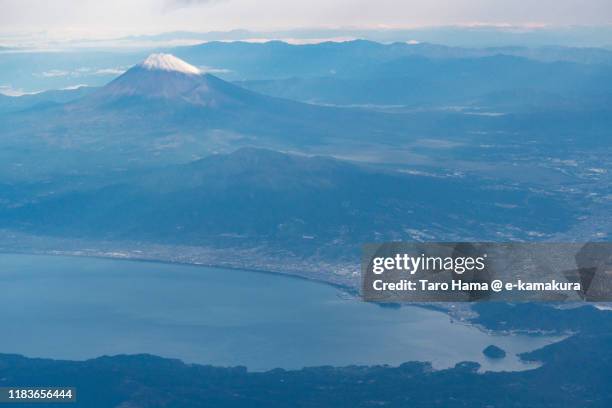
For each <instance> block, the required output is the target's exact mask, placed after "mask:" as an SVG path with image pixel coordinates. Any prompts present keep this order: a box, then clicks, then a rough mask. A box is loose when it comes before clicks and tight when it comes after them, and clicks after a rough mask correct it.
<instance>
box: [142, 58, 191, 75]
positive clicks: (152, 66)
mask: <svg viewBox="0 0 612 408" xmlns="http://www.w3.org/2000/svg"><path fill="white" fill-rule="evenodd" d="M140 66H141V67H143V68H145V69H149V70H161V71H174V72H182V73H184V74H192V75H199V74H200V73H201V72H200V70H199V69H198V68H196V67H194V66H193V65H191V64H188V63H187V62H185V61H183V60H182V59H180V58H176V57H175V56H174V55H172V54H151V55H149V56H148V57H147V59H146V60H144V61H143V62H142V63H141V64H140Z"/></svg>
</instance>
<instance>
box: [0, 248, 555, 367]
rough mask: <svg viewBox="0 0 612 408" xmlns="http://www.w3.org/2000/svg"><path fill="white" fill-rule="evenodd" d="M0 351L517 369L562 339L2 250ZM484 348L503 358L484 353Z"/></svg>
mask: <svg viewBox="0 0 612 408" xmlns="http://www.w3.org/2000/svg"><path fill="white" fill-rule="evenodd" d="M0 285H1V286H0V287H1V292H0V293H1V294H2V296H0V321H1V322H2V329H0V330H1V331H0V333H1V335H0V352H1V353H18V354H23V355H26V356H29V357H49V358H59V359H76V360H81V359H87V358H93V357H98V356H101V355H114V354H136V353H151V354H155V355H159V356H164V357H172V358H179V359H182V360H184V361H185V362H191V363H202V364H212V365H218V366H235V365H244V366H247V367H248V368H249V369H250V370H266V369H271V368H276V367H282V368H287V369H292V368H301V367H304V366H319V365H336V366H338V365H341V366H343V365H350V364H368V365H371V364H390V365H398V364H401V363H402V362H406V361H412V360H417V361H430V362H431V363H432V364H433V366H434V367H435V368H447V367H452V366H454V365H455V364H456V363H458V362H461V361H477V362H479V363H481V364H482V366H483V369H487V370H521V369H526V368H530V367H533V366H529V365H526V364H524V363H522V362H520V361H519V359H518V358H517V357H516V354H517V353H522V352H525V351H530V350H534V349H537V348H540V347H542V346H543V345H546V344H549V343H551V342H552V341H556V340H557V339H558V338H551V337H544V336H541V337H529V336H516V335H513V336H508V335H491V334H487V333H484V332H482V331H480V330H478V329H477V328H475V327H471V326H466V325H462V324H457V323H452V322H451V320H450V319H449V317H448V316H447V315H445V314H443V313H439V312H434V311H430V310H425V309H421V308H418V307H402V308H400V309H390V308H383V307H380V306H377V305H375V304H370V303H363V302H361V301H358V300H354V299H345V298H344V297H343V296H341V293H340V292H339V290H338V289H336V288H334V287H332V286H329V285H325V284H322V283H316V282H310V281H306V280H302V279H296V278H291V277H286V276H281V275H273V274H264V273H257V272H248V271H237V270H226V269H220V268H204V267H197V266H185V265H173V264H162V263H149V262H134V261H123V260H110V259H94V258H75V257H61V256H32V255H0ZM489 344H495V345H497V346H499V347H501V348H503V349H504V350H506V351H507V353H508V356H507V357H506V358H504V359H502V360H498V361H491V360H488V359H487V358H486V357H484V356H483V355H482V350H483V348H485V347H486V346H487V345H489Z"/></svg>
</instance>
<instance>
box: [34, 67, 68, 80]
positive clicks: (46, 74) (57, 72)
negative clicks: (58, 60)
mask: <svg viewBox="0 0 612 408" xmlns="http://www.w3.org/2000/svg"><path fill="white" fill-rule="evenodd" d="M40 75H42V76H43V77H44V78H57V77H65V76H68V75H70V71H62V70H59V69H52V70H50V71H45V72H43V73H41V74H40Z"/></svg>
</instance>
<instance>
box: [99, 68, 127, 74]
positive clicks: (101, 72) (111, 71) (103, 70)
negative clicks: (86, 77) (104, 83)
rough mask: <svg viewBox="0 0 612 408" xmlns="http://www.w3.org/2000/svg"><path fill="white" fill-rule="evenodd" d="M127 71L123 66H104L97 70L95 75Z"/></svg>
mask: <svg viewBox="0 0 612 408" xmlns="http://www.w3.org/2000/svg"><path fill="white" fill-rule="evenodd" d="M125 71H126V69H125V68H123V67H118V68H102V69H99V70H97V71H96V72H95V75H121V74H123V73H124V72H125Z"/></svg>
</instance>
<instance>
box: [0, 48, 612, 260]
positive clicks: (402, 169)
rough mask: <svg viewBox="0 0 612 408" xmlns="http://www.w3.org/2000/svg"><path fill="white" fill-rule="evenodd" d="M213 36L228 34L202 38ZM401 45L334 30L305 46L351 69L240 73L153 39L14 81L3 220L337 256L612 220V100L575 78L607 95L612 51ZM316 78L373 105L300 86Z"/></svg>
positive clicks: (31, 228) (600, 230)
mask: <svg viewBox="0 0 612 408" xmlns="http://www.w3.org/2000/svg"><path fill="white" fill-rule="evenodd" d="M207 47H212V49H217V48H219V49H222V48H223V46H222V45H221V44H212V45H206V46H201V47H192V48H189V49H185V50H184V51H185V52H187V50H188V51H189V52H192V53H198V52H201V51H202V50H203V49H204V50H205V49H209V48H207ZM227 47H228V49H229V50H230V51H228V53H229V55H232V56H234V57H235V56H238V55H242V56H243V57H244V61H245V62H244V63H245V64H247V63H249V62H251V63H252V64H253V66H254V67H255V68H256V69H262V67H263V68H265V67H266V66H267V65H266V64H268V63H269V62H270V61H271V60H267V59H266V58H263V57H262V58H263V59H257V58H256V57H254V56H253V55H251V56H249V53H248V49H252V48H251V47H253V46H252V45H251V44H249V45H245V44H228V45H227ZM236 47H245V49H246V51H245V52H243V53H241V52H238V51H237V50H236ZM262 47H264V49H267V48H266V47H272V48H271V49H274V47H278V48H280V49H282V50H288V51H287V52H288V53H290V54H291V53H293V52H294V50H295V49H294V48H291V46H287V45H286V44H280V43H279V44H275V43H272V44H270V43H269V44H266V45H263V46H262ZM347 47H349V48H347ZM353 47H358V48H361V49H362V50H364V52H365V55H367V60H368V61H370V62H369V63H368V64H365V65H360V64H357V63H356V62H355V61H356V59H355V58H357V59H358V58H359V57H358V54H359V53H358V52H356V51H355V49H354V48H353ZM396 47H399V48H400V49H403V47H405V46H404V45H402V46H400V45H397V46H396ZM255 48H257V47H255ZM258 49H260V48H258ZM305 49H306V48H302V49H301V50H305ZM393 49H394V46H382V45H378V44H371V43H365V42H357V43H351V44H350V45H346V44H344V45H338V44H328V45H321V46H319V47H312V48H308V50H310V51H309V52H311V54H304V56H303V61H301V60H299V59H296V60H295V61H293V65H294V66H298V65H301V68H300V69H304V70H305V71H308V72H311V71H312V72H316V71H317V69H321V67H324V66H329V65H326V64H330V59H328V58H327V55H331V54H333V55H334V57H333V58H334V61H335V62H334V64H333V65H334V66H335V67H337V68H338V67H341V66H342V69H338V71H337V73H336V74H334V75H332V76H329V77H327V78H302V79H294V80H271V81H263V82H262V81H255V82H252V81H250V82H238V83H231V82H228V81H226V80H223V79H221V78H219V77H217V76H215V75H212V74H210V73H207V72H206V70H205V69H202V68H199V67H198V65H193V64H190V63H188V62H186V61H184V60H181V59H179V58H177V57H174V56H172V55H169V54H154V55H151V56H149V57H148V58H146V59H144V60H143V61H142V62H141V63H139V64H137V65H134V66H133V67H131V68H129V69H128V70H127V71H126V72H125V73H123V74H121V75H119V76H118V77H117V78H115V79H113V80H112V81H110V82H109V83H108V84H106V85H104V86H102V87H98V88H79V89H77V90H72V91H70V90H66V91H59V92H54V93H52V92H49V93H42V94H37V95H31V96H22V97H5V98H4V99H3V100H0V112H3V113H0V147H1V148H2V149H1V150H0V158H1V159H2V160H0V175H1V178H0V182H1V183H2V184H1V185H0V191H1V192H2V196H1V197H0V198H1V200H0V228H1V229H3V230H14V231H20V232H25V233H28V234H33V235H37V234H42V235H47V236H58V237H63V238H74V239H88V240H96V239H99V240H102V239H103V240H111V241H113V240H116V241H118V242H119V241H122V240H132V241H134V240H137V241H140V242H145V243H147V242H149V243H156V244H164V245H174V244H181V245H200V246H207V247H215V248H226V249H228V250H230V251H231V249H232V248H234V249H235V248H273V249H275V250H287V251H291V252H292V253H294V254H298V255H299V256H301V257H303V258H304V259H308V258H309V257H310V256H313V255H314V254H317V256H321V254H323V255H324V257H325V258H326V259H329V260H334V259H340V258H342V259H357V258H356V256H357V255H356V254H357V252H358V249H359V245H360V244H362V243H364V242H369V241H380V240H385V241H389V240H398V241H399V240H414V239H417V240H436V239H438V240H440V239H444V240H462V239H474V240H478V239H480V240H526V239H527V240H529V239H563V238H559V237H564V236H567V235H564V234H570V233H571V235H572V236H573V237H583V238H587V237H588V239H602V238H605V237H606V235H605V233H606V232H605V231H606V230H607V227H606V225H607V224H605V222H604V221H602V220H604V219H605V215H606V214H608V210H609V203H608V200H607V199H606V197H608V196H609V175H608V173H607V170H606V169H607V168H609V159H608V158H609V155H607V154H605V152H606V151H608V150H609V129H610V126H612V115H610V114H609V107H608V105H606V104H597V103H593V101H594V100H595V99H589V101H588V103H586V102H585V101H586V100H587V97H586V96H585V97H584V98H582V99H581V98H576V99H573V100H571V101H570V102H568V103H566V102H567V100H566V99H564V98H566V97H559V96H558V95H571V94H573V93H575V92H578V93H579V94H580V95H583V96H584V95H587V94H588V95H591V94H589V92H590V93H592V94H595V93H596V91H595V89H596V88H597V89H598V91H597V92H599V93H598V94H597V95H599V94H601V95H602V96H601V97H602V98H604V99H603V100H606V99H605V98H607V95H608V90H607V88H606V86H608V84H609V83H610V81H609V79H608V77H609V74H608V71H607V70H606V69H604V68H603V65H600V64H593V65H589V64H576V63H571V62H555V63H548V62H541V61H534V60H529V59H525V58H522V57H515V56H485V57H478V58H472V57H470V58H455V57H453V58H441V59H440V58H424V57H422V56H418V57H414V56H407V57H403V58H399V59H392V60H387V59H386V58H385V57H384V55H385V54H386V53H389V52H392V53H393V52H395V51H393ZM330 50H331V51H330ZM347 50H348V51H347ZM372 50H376V52H378V53H380V57H379V58H374V57H372V54H371V52H374V51H372ZM332 51H333V52H332ZM258 52H259V51H258ZM329 53H331V54H329ZM334 53H335V54H334ZM345 53H347V54H345ZM347 55H348V56H347ZM250 58H251V59H252V60H250ZM364 60H365V59H364ZM257 61H259V62H260V65H259V66H257V64H256V62H257ZM287 61H288V60H287ZM214 63H215V64H216V62H214ZM227 63H228V64H231V61H230V60H228V61H227ZM317 64H318V66H319V68H317ZM276 69H278V70H282V69H283V67H282V66H277V67H276ZM290 71H291V68H290V67H289V68H285V72H290ZM279 72H280V71H279ZM359 76H361V77H362V78H369V79H355V78H356V77H357V78H358V77H359ZM241 85H243V86H247V87H249V88H251V89H246V88H245V87H243V86H241ZM259 91H261V92H259ZM270 94H275V95H277V96H271V95H270ZM304 95H310V96H312V98H310V97H309V98H306V97H304ZM278 96H282V97H278ZM6 98H8V99H6ZM292 98H293V99H292ZM317 98H319V99H321V98H322V99H323V101H321V100H318V101H319V102H325V98H329V99H330V100H334V98H340V99H341V100H337V101H336V102H346V104H347V105H351V106H353V105H357V104H362V105H363V106H361V107H359V108H357V107H334V106H326V105H324V104H312V103H304V102H303V101H302V102H300V101H297V100H295V99H303V100H306V99H317ZM395 98H399V99H397V100H396V99H395ZM589 98H590V96H589ZM7 100H8V102H6V101H7ZM468 100H470V101H485V100H489V101H494V103H493V102H491V106H490V107H489V108H488V109H485V108H483V107H482V106H477V105H479V103H480V102H479V103H476V102H473V104H472V105H462V104H461V103H463V102H465V101H468ZM2 101H5V102H2ZM462 101H463V102H462ZM370 102H380V103H387V102H394V103H395V102H397V103H398V104H401V106H399V105H396V106H380V105H376V106H372V105H368V104H367V103H370ZM404 103H407V104H412V105H413V106H412V107H408V106H404V105H403V104H404ZM456 103H459V105H456ZM534 103H535V105H537V108H536V107H534ZM493 106H495V107H497V108H500V107H504V106H506V108H507V109H502V110H501V111H500V110H490V109H492V107H493ZM602 234H603V235H602Z"/></svg>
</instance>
